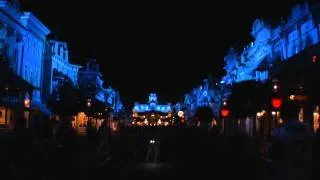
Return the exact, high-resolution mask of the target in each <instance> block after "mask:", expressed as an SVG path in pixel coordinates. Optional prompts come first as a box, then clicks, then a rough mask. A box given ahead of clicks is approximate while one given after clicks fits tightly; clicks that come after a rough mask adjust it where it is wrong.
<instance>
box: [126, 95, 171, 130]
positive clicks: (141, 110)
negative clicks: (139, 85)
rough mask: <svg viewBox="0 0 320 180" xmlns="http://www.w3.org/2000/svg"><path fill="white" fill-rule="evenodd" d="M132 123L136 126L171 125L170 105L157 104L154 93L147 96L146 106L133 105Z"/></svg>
mask: <svg viewBox="0 0 320 180" xmlns="http://www.w3.org/2000/svg"><path fill="white" fill-rule="evenodd" d="M132 111H133V123H136V124H137V125H168V124H169V123H172V118H173V115H172V109H171V104H170V103H168V104H158V97H157V95H156V94H155V93H151V94H150V95H149V102H148V104H140V103H138V102H136V103H135V105H134V107H133V110H132Z"/></svg>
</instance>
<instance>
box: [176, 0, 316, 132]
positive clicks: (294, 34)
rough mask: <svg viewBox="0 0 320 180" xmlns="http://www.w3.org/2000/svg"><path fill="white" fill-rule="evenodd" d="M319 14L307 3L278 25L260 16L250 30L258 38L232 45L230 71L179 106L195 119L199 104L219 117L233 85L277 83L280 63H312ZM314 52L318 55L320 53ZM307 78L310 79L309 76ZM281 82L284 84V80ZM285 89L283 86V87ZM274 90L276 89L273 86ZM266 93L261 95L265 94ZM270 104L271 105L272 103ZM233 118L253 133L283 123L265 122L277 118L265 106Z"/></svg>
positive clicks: (227, 61) (227, 59)
mask: <svg viewBox="0 0 320 180" xmlns="http://www.w3.org/2000/svg"><path fill="white" fill-rule="evenodd" d="M319 17H320V11H319V7H316V6H314V5H313V4H312V5H311V4H309V3H308V2H306V3H304V4H298V5H296V6H294V7H293V8H292V10H291V14H290V16H288V17H287V18H286V19H285V18H282V19H281V21H280V23H279V24H278V25H277V26H273V25H271V24H268V22H266V21H264V20H263V19H260V18H258V19H256V20H255V21H254V22H253V24H252V30H251V32H250V34H251V35H252V37H253V39H254V40H253V41H252V42H251V43H249V44H248V45H246V46H245V47H243V48H242V49H236V48H233V47H231V48H230V49H229V50H228V52H227V54H226V56H225V57H224V62H225V66H224V70H225V72H226V74H225V75H224V76H223V77H222V78H221V79H220V80H219V81H217V82H211V81H210V80H209V83H208V80H204V83H203V85H201V86H199V87H198V88H195V89H193V90H192V91H191V92H190V93H188V94H186V95H185V98H184V101H183V102H181V103H179V104H177V105H176V107H177V108H179V109H181V110H183V111H185V114H186V117H187V118H188V117H189V118H191V119H192V118H194V113H195V112H196V109H197V108H198V107H201V106H210V107H212V109H213V111H214V112H215V113H214V114H215V115H216V117H218V118H219V116H220V109H221V107H222V106H223V105H226V106H228V104H227V102H228V97H230V95H231V94H232V92H231V91H230V90H231V87H233V85H235V84H241V83H243V82H247V81H256V82H257V83H262V84H264V83H270V82H273V81H275V80H277V79H278V78H279V77H285V76H286V74H284V73H285V71H283V70H281V69H280V70H279V69H278V68H279V67H280V66H278V65H279V64H281V67H284V66H290V65H286V62H287V61H305V62H309V61H310V62H311V59H313V61H314V62H315V61H316V60H317V59H316V58H319V55H320V51H319V50H320V48H319V37H320V33H319V32H320V26H319V25H320V21H319V20H320V18H319ZM310 49H312V50H310ZM317 53H318V54H317ZM301 54H308V57H307V55H303V56H301V57H300V55H301ZM312 54H313V55H314V54H317V56H313V55H312ZM309 56H311V57H309ZM288 64H289V63H288ZM291 64H292V63H291ZM287 68H289V67H287ZM275 69H277V70H276V71H277V73H274V72H275ZM281 72H283V73H281ZM302 73H303V72H302ZM305 73H309V72H308V70H306V71H305ZM282 79H284V78H282ZM304 80H305V81H308V80H307V79H304ZM295 81H296V80H295V79H292V81H290V83H292V84H294V83H296V82H295ZM281 83H283V85H284V82H280V84H281ZM207 84H209V86H208V85H207ZM292 84H288V83H287V84H286V86H293V85H292ZM284 89H285V88H282V90H284ZM271 91H272V89H270V92H271ZM290 93H291V92H289V91H287V92H283V93H282V94H283V95H286V96H287V95H290ZM263 95H264V94H261V96H263ZM284 98H285V97H284ZM268 103H269V104H270V102H268ZM302 104H303V103H302ZM312 108H314V109H315V111H314V112H313V114H314V117H313V124H314V126H317V127H319V112H318V111H319V106H318V105H317V104H313V105H312ZM269 111H270V112H269ZM301 112H302V113H300V114H299V119H303V117H302V116H303V110H302V111H301ZM231 116H232V109H231ZM277 116H278V114H277ZM230 118H231V119H233V120H234V124H233V125H232V126H235V127H238V130H240V131H245V132H247V133H249V134H252V133H253V132H256V131H260V130H261V129H263V128H270V127H276V123H281V122H283V121H282V119H281V118H280V115H279V122H276V123H274V124H268V123H263V124H261V123H262V121H263V120H262V119H265V120H264V121H265V122H272V121H269V119H270V118H273V119H275V117H274V112H272V110H270V109H261V111H259V112H256V114H255V115H254V116H251V115H250V116H248V117H246V118H241V119H238V118H237V117H230ZM305 118H309V117H305ZM311 118H312V117H311ZM220 123H221V122H220ZM259 123H260V124H259ZM253 124H254V125H253ZM253 128H255V129H253Z"/></svg>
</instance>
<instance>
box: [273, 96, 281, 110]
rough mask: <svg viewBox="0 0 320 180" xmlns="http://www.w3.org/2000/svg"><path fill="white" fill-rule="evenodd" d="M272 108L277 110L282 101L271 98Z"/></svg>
mask: <svg viewBox="0 0 320 180" xmlns="http://www.w3.org/2000/svg"><path fill="white" fill-rule="evenodd" d="M271 104H272V107H273V108H275V109H279V108H280V107H281V105H282V99H280V98H272V100H271Z"/></svg>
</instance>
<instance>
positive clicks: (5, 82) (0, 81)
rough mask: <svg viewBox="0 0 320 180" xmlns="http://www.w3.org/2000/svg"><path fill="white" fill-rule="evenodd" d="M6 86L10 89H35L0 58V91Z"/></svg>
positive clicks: (29, 90) (30, 90)
mask: <svg viewBox="0 0 320 180" xmlns="http://www.w3.org/2000/svg"><path fill="white" fill-rule="evenodd" d="M5 88H8V89H9V90H11V91H28V92H32V91H33V89H36V88H35V87H34V86H33V85H32V84H30V83H29V82H27V81H25V80H24V79H22V77H20V76H18V75H17V74H16V73H14V72H13V70H12V69H10V67H8V64H7V63H6V62H5V61H4V60H1V59H0V92H2V91H4V90H5Z"/></svg>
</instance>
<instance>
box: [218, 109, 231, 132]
mask: <svg viewBox="0 0 320 180" xmlns="http://www.w3.org/2000/svg"><path fill="white" fill-rule="evenodd" d="M220 114H221V117H222V123H221V124H222V126H223V127H222V129H223V131H224V132H225V133H227V122H226V120H227V118H228V116H229V114H230V110H229V109H228V108H227V107H222V109H221V111H220Z"/></svg>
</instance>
